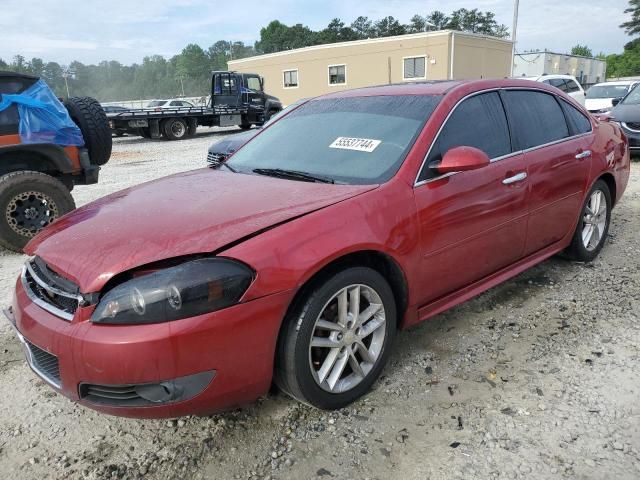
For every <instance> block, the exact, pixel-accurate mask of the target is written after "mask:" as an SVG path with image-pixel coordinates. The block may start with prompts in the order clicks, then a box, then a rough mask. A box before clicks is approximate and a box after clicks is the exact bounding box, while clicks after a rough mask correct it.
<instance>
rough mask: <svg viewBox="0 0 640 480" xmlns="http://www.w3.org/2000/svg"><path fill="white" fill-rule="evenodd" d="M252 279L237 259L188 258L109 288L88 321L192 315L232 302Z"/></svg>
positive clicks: (124, 321) (141, 321) (153, 320)
mask: <svg viewBox="0 0 640 480" xmlns="http://www.w3.org/2000/svg"><path fill="white" fill-rule="evenodd" d="M252 279H253V271H252V270H251V269H250V268H249V267H247V266H246V265H244V264H242V263H240V262H236V261H233V260H229V259H226V258H202V259H198V260H192V261H189V262H185V263H183V264H180V265H178V266H175V267H171V268H166V269H163V270H158V271H156V272H153V273H149V274H147V275H144V276H141V277H137V278H133V279H131V280H128V281H126V282H124V283H121V284H120V285H118V286H117V287H115V288H113V289H112V290H109V291H108V292H107V293H106V294H105V295H104V296H103V297H102V299H101V300H100V302H99V303H98V306H97V307H96V309H95V311H94V312H93V315H91V321H92V322H94V323H102V324H127V325H134V324H144V323H160V322H169V321H172V320H179V319H181V318H188V317H195V316H196V315H201V314H203V313H208V312H213V311H216V310H220V309H222V308H226V307H229V306H231V305H235V304H236V303H238V301H239V300H240V298H241V297H242V295H243V294H244V292H245V291H246V290H247V288H248V287H249V284H250V283H251V281H252Z"/></svg>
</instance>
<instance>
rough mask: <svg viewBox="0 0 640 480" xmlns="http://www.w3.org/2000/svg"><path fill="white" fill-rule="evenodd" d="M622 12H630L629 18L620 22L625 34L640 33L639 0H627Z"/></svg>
mask: <svg viewBox="0 0 640 480" xmlns="http://www.w3.org/2000/svg"><path fill="white" fill-rule="evenodd" d="M624 13H630V14H631V20H627V21H626V22H624V23H622V24H621V25H620V28H623V29H624V31H625V32H626V34H627V35H636V34H638V33H640V0H629V6H628V7H627V8H626V9H625V11H624Z"/></svg>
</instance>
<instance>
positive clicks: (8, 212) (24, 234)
mask: <svg viewBox="0 0 640 480" xmlns="http://www.w3.org/2000/svg"><path fill="white" fill-rule="evenodd" d="M74 208H75V203H74V201H73V197H72V196H71V193H69V190H67V188H66V187H65V186H64V184H63V183H62V182H60V181H59V180H57V179H55V178H53V177H51V176H49V175H46V174H44V173H41V172H31V171H20V172H13V173H8V174H6V175H3V176H2V177H0V214H1V217H0V245H2V246H4V247H6V248H8V249H9V250H13V251H16V252H21V251H22V249H23V247H24V246H25V245H26V244H27V242H28V241H29V240H31V239H32V238H33V237H34V236H35V235H36V234H37V233H38V232H39V231H40V230H42V229H43V228H44V227H46V226H47V225H49V224H50V223H52V222H53V221H54V220H56V219H57V218H58V217H61V216H62V215H64V214H65V213H67V212H70V211H71V210H73V209H74Z"/></svg>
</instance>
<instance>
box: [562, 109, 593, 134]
mask: <svg viewBox="0 0 640 480" xmlns="http://www.w3.org/2000/svg"><path fill="white" fill-rule="evenodd" d="M560 105H562V110H564V114H565V116H566V117H567V122H568V123H569V127H570V129H571V134H572V135H581V134H583V133H589V132H590V131H591V129H592V128H591V122H590V121H589V119H588V118H587V117H586V116H585V115H584V114H583V113H582V112H581V111H580V110H578V109H577V108H575V107H574V106H572V105H569V104H568V103H567V102H565V101H564V100H562V101H561V102H560Z"/></svg>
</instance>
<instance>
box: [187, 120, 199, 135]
mask: <svg viewBox="0 0 640 480" xmlns="http://www.w3.org/2000/svg"><path fill="white" fill-rule="evenodd" d="M197 131H198V122H197V121H195V120H191V121H189V122H188V124H187V136H188V137H195V136H196V132H197Z"/></svg>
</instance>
